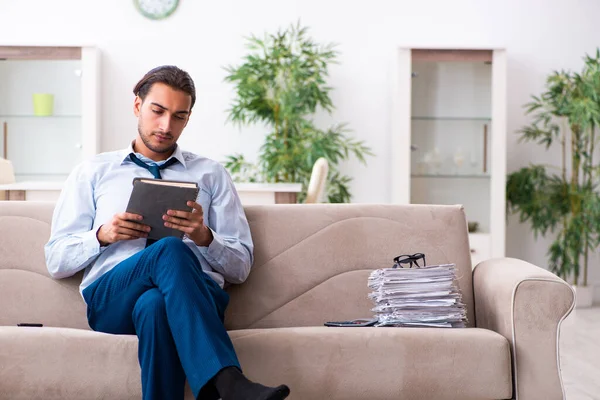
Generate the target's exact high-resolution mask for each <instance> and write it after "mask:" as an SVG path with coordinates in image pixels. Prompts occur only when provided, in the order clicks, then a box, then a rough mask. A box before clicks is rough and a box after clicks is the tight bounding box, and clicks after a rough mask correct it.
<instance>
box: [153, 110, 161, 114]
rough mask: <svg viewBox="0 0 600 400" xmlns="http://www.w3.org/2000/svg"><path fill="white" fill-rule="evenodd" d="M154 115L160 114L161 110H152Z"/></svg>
mask: <svg viewBox="0 0 600 400" xmlns="http://www.w3.org/2000/svg"><path fill="white" fill-rule="evenodd" d="M152 112H153V113H154V114H162V110H152Z"/></svg>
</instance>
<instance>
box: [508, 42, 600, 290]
mask: <svg viewBox="0 0 600 400" xmlns="http://www.w3.org/2000/svg"><path fill="white" fill-rule="evenodd" d="M584 61H585V62H584V68H583V70H582V72H581V73H575V72H569V71H560V72H558V71H555V72H553V73H552V74H551V75H550V76H549V77H548V78H547V81H546V89H545V91H544V92H543V93H542V94H541V95H540V96H533V101H531V102H530V103H528V104H527V105H526V109H527V114H532V115H533V117H534V118H533V122H532V123H531V124H530V125H528V126H526V127H524V128H523V129H521V130H520V131H519V134H520V136H521V137H520V139H521V140H522V141H533V142H537V143H538V144H540V145H543V146H545V148H546V149H549V148H550V147H552V146H554V145H556V146H559V148H560V158H559V159H558V160H557V161H559V162H558V163H557V164H558V165H541V164H532V165H530V166H528V167H525V168H522V169H520V170H518V171H516V172H514V173H511V174H509V176H508V180H507V191H506V192H507V208H508V211H509V212H511V213H518V215H519V218H520V221H521V222H529V223H530V224H531V228H532V230H533V232H534V234H535V236H536V237H537V235H539V234H541V235H542V236H546V235H548V234H552V235H553V238H554V241H553V242H552V244H551V245H550V248H549V249H548V260H549V266H550V268H551V270H552V272H554V273H556V274H557V275H558V276H560V277H561V278H563V279H565V280H569V281H570V282H572V284H574V285H581V286H587V284H588V267H589V254H590V252H593V251H594V250H596V249H597V248H598V245H599V244H600V196H599V194H598V177H599V173H600V165H599V164H598V163H597V162H596V161H595V158H594V156H595V155H594V153H595V152H596V150H597V144H598V143H597V142H598V126H599V125H600V50H597V51H596V55H595V57H590V56H586V57H585V58H584Z"/></svg>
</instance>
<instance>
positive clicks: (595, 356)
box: [560, 306, 600, 400]
mask: <svg viewBox="0 0 600 400" xmlns="http://www.w3.org/2000/svg"><path fill="white" fill-rule="evenodd" d="M560 359H561V368H562V376H563V383H564V385H565V392H566V395H567V400H600V307H597V306H596V307H593V308H587V309H585V308H584V309H576V310H573V312H572V313H571V315H569V316H568V317H567V319H566V320H565V321H564V322H563V325H562V329H561V335H560Z"/></svg>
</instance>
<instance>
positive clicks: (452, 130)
mask: <svg viewBox="0 0 600 400" xmlns="http://www.w3.org/2000/svg"><path fill="white" fill-rule="evenodd" d="M485 54H487V56H488V60H486V59H480V58H475V59H474V60H472V59H471V58H469V57H462V58H456V59H452V58H450V57H448V56H447V55H446V53H442V54H440V55H438V56H437V57H432V56H431V54H430V53H425V54H423V53H419V52H416V53H415V52H413V59H412V63H411V65H412V88H411V129H410V131H411V150H412V152H411V166H410V171H411V189H410V193H411V203H415V204H462V205H463V206H464V207H465V213H466V215H467V218H468V219H469V221H470V222H472V226H474V227H475V226H476V230H477V231H479V232H485V233H489V232H490V177H491V174H490V162H489V159H490V154H491V151H490V147H491V142H492V135H493V132H492V130H491V124H492V119H491V114H492V106H491V103H492V94H491V93H492V65H491V52H485V53H484V55H485Z"/></svg>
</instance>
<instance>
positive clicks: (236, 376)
mask: <svg viewBox="0 0 600 400" xmlns="http://www.w3.org/2000/svg"><path fill="white" fill-rule="evenodd" d="M213 382H214V384H215V387H216V388H217V391H218V392H219V395H220V396H221V399H222V400H283V399H285V398H286V397H288V396H289V394H290V389H289V388H288V387H287V386H286V385H280V386H277V387H269V386H263V385H261V384H260V383H255V382H252V381H251V380H249V379H248V378H246V377H245V376H244V374H242V373H241V372H240V370H239V369H237V368H236V367H226V368H223V369H222V370H221V371H219V373H218V374H217V375H215V378H214V381H213Z"/></svg>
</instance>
